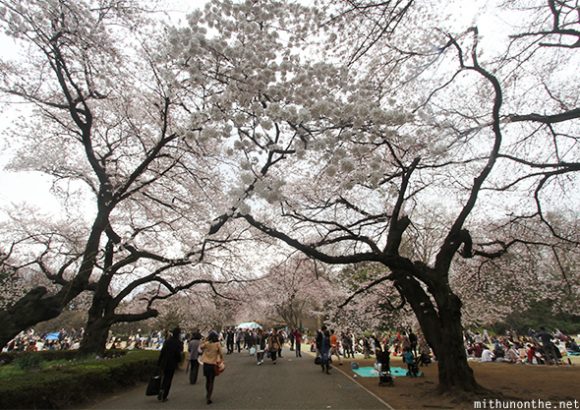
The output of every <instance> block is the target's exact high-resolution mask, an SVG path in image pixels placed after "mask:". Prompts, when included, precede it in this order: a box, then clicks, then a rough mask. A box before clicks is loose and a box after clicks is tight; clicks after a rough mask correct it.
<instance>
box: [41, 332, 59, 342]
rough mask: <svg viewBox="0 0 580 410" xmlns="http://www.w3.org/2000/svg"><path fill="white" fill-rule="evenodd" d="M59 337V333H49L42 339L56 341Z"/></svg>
mask: <svg viewBox="0 0 580 410" xmlns="http://www.w3.org/2000/svg"><path fill="white" fill-rule="evenodd" d="M59 336H60V333H59V332H51V333H48V334H47V335H46V336H45V337H44V339H45V340H58V337H59Z"/></svg>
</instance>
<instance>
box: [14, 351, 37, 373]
mask: <svg viewBox="0 0 580 410" xmlns="http://www.w3.org/2000/svg"><path fill="white" fill-rule="evenodd" d="M41 363H42V357H40V356H39V355H37V354H25V355H22V356H21V357H18V358H17V359H16V360H14V362H13V365H14V366H16V367H17V368H19V369H21V370H33V369H40V366H41Z"/></svg>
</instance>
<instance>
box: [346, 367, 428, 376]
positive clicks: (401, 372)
mask: <svg viewBox="0 0 580 410" xmlns="http://www.w3.org/2000/svg"><path fill="white" fill-rule="evenodd" d="M352 371H353V372H355V373H356V374H357V375H358V376H360V377H379V372H378V371H377V369H375V368H374V367H371V366H368V367H359V368H358V369H352ZM422 374H423V373H422V372H419V374H418V375H419V376H421V375H422ZM406 375H407V369H403V368H402V367H391V376H393V377H403V376H406Z"/></svg>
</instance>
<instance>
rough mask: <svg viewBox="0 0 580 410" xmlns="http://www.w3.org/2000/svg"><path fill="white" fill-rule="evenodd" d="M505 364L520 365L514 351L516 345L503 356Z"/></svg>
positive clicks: (519, 360)
mask: <svg viewBox="0 0 580 410" xmlns="http://www.w3.org/2000/svg"><path fill="white" fill-rule="evenodd" d="M504 361H505V362H508V363H521V362H522V361H521V359H520V354H519V352H518V350H517V349H516V345H511V346H510V347H509V349H508V351H507V353H506V355H505V358H504Z"/></svg>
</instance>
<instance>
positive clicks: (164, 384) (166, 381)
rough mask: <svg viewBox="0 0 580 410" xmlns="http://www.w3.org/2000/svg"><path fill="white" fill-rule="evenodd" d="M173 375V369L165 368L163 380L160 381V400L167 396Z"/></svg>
mask: <svg viewBox="0 0 580 410" xmlns="http://www.w3.org/2000/svg"><path fill="white" fill-rule="evenodd" d="M174 373H175V368H173V367H172V368H168V369H167V368H166V369H164V370H163V379H162V380H161V390H160V391H159V396H160V397H161V398H162V399H166V398H167V396H168V395H169V389H171V382H172V381H173V374H174Z"/></svg>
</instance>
